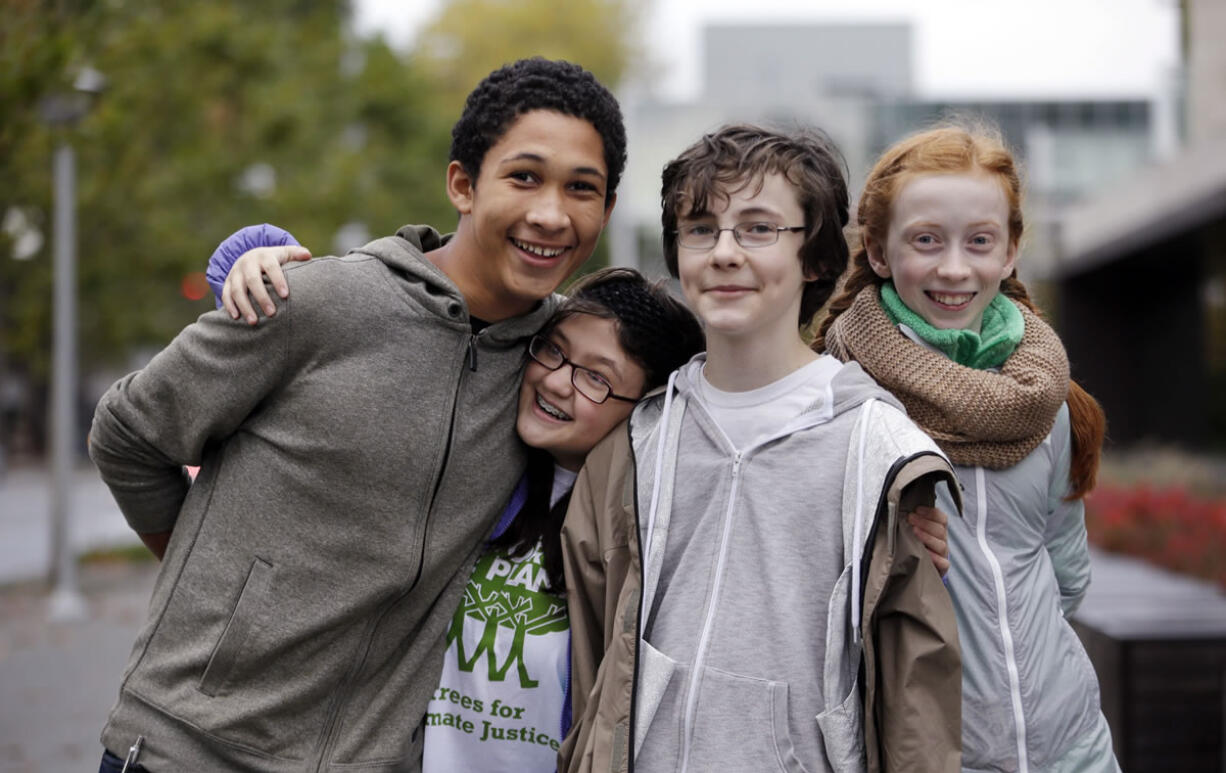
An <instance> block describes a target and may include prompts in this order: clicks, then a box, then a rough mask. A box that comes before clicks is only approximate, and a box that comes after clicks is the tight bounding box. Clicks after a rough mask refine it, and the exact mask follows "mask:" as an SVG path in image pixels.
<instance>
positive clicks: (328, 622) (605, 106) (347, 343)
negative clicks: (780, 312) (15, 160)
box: [90, 59, 625, 773]
mask: <svg viewBox="0 0 1226 773" xmlns="http://www.w3.org/2000/svg"><path fill="white" fill-rule="evenodd" d="M624 165H625V132H624V128H623V125H622V119H621V113H620V111H619V108H618V105H617V101H616V100H615V99H614V97H613V95H612V94H611V93H609V91H608V90H607V89H605V88H604V87H603V86H601V85H600V84H599V83H598V82H597V81H596V80H595V78H593V77H592V76H591V74H590V73H588V72H586V71H584V70H582V68H580V67H578V66H576V65H573V64H569V63H566V62H551V61H547V60H543V59H532V60H523V61H520V62H516V63H514V64H512V65H508V66H506V67H503V68H502V69H500V70H498V71H496V72H494V73H491V74H490V75H489V76H488V77H487V78H486V79H485V80H484V81H483V82H482V83H481V84H480V85H478V86H477V88H476V89H475V90H474V91H473V93H472V94H471V95H470V96H469V98H468V102H467V104H466V105H465V109H464V113H463V115H462V116H461V117H460V120H459V121H458V122H457V123H456V125H455V128H454V130H453V143H452V149H451V163H450V164H449V165H448V167H447V179H446V183H447V195H448V197H449V198H450V200H451V202H452V204H453V205H454V206H455V208H456V210H457V211H458V212H459V222H458V225H457V226H456V232H455V234H454V235H450V236H442V235H440V233H439V232H438V231H437V230H435V229H433V228H430V227H428V226H406V227H404V228H402V229H401V230H400V231H399V232H398V233H397V234H396V235H395V236H390V237H386V238H383V239H379V240H376V241H374V242H371V243H370V244H368V245H366V246H365V247H362V248H360V249H358V250H355V251H353V252H352V253H350V254H349V255H348V256H346V257H344V258H326V259H322V260H312V261H309V262H306V263H300V264H296V265H294V266H292V267H290V268H288V269H287V270H286V271H285V274H284V279H285V281H286V282H287V289H288V290H292V299H281V300H277V301H275V303H276V306H275V314H273V313H268V315H267V318H266V319H265V320H263V321H262V322H261V323H260V324H259V325H257V326H255V328H254V329H251V328H249V327H248V326H247V325H245V324H243V323H242V322H241V321H236V320H235V319H232V318H231V316H230V315H227V314H226V313H224V312H221V311H218V312H213V313H210V314H205V315H204V316H202V317H201V318H200V320H199V321H197V322H196V323H195V324H193V325H190V326H189V327H187V328H186V329H185V330H184V331H183V332H182V333H181V334H180V335H179V336H178V337H177V338H176V339H175V340H174V341H173V342H171V344H170V345H169V346H168V347H167V348H166V349H165V350H163V351H162V352H161V353H160V354H159V355H158V356H157V357H155V358H154V359H153V360H152V361H151V362H150V363H149V365H148V366H147V367H146V368H144V369H143V370H141V371H139V372H137V373H133V374H130V375H128V376H126V377H125V378H123V379H121V380H120V381H119V382H117V383H116V384H115V385H114V386H113V387H112V388H111V389H110V390H109V391H108V392H107V394H106V395H105V396H104V397H103V398H102V400H101V402H100V403H99V405H98V409H97V413H96V414H95V418H94V425H93V430H92V433H91V441H90V454H91V456H92V458H93V459H94V461H95V463H96V464H97V466H98V469H99V471H100V472H101V474H102V477H103V479H104V480H105V481H106V483H107V485H108V486H110V488H111V491H112V492H113V494H114V496H115V499H116V501H117V502H118V503H119V505H120V508H121V510H122V511H123V513H124V515H125V517H126V518H127V520H128V523H129V524H130V525H131V527H132V528H133V529H134V530H135V531H137V532H138V533H139V534H140V535H141V537H142V538H143V539H144V540H145V541H146V543H147V544H149V545H150V547H151V548H152V549H153V550H154V552H156V553H158V555H162V554H163V553H164V563H163V565H162V568H161V572H160V574H159V576H158V579H157V584H156V586H155V588H154V592H153V599H152V601H151V604H150V609H149V615H148V618H147V620H146V621H145V623H144V625H143V627H142V628H141V631H140V633H139V635H138V638H137V641H136V645H135V647H134V648H133V651H132V656H131V659H130V660H129V663H128V666H127V669H126V670H125V673H124V679H123V684H122V687H121V690H120V697H119V700H118V702H117V704H116V705H115V707H114V709H113V710H112V711H111V714H110V717H109V720H108V722H107V724H106V727H105V728H104V730H103V733H102V740H103V744H104V745H105V747H106V748H107V750H108V751H107V757H106V758H104V761H103V764H102V769H103V770H108V765H109V766H111V768H112V769H114V770H119V769H120V768H121V767H122V766H124V762H125V761H124V760H123V759H121V758H120V757H121V756H122V755H123V754H124V753H125V752H127V753H128V760H127V762H128V763H129V764H128V765H127V767H126V770H128V771H138V770H151V771H156V772H157V773H167V772H169V771H181V770H199V771H204V770H207V771H223V770H225V771H231V770H232V771H238V770H244V771H245V770H261V771H295V772H297V771H322V770H339V769H342V768H343V769H345V770H357V769H359V768H360V769H361V770H363V771H372V772H373V771H403V770H412V769H416V768H417V767H418V766H419V765H420V761H421V737H422V733H421V732H420V722H421V719H422V716H423V714H424V712H425V708H426V704H427V702H428V701H429V699H430V696H431V693H432V691H433V690H434V688H435V687H436V686H437V684H438V669H439V667H440V664H441V652H442V647H443V641H444V636H443V634H444V633H445V630H446V628H447V625H448V623H449V622H450V619H451V615H452V612H453V610H454V609H455V607H456V604H457V602H458V600H459V593H460V592H461V591H462V588H463V585H464V581H465V579H466V578H467V570H468V569H469V568H470V567H471V564H472V561H473V559H474V557H475V556H476V554H477V553H478V551H479V550H480V547H481V543H482V541H483V539H484V537H485V536H486V535H487V534H488V533H489V531H490V529H491V527H492V526H493V524H494V521H495V520H496V518H497V517H498V515H499V513H500V511H501V509H502V507H503V505H504V504H505V503H506V501H507V499H508V497H509V496H510V494H511V491H512V488H513V487H514V486H515V484H516V482H517V481H518V480H519V478H520V476H521V474H522V472H523V467H524V457H523V451H522V447H521V446H520V445H519V443H518V441H517V440H516V438H515V413H516V411H515V404H516V395H517V393H518V387H519V382H520V378H519V373H520V370H521V368H522V367H523V364H524V344H525V342H526V341H527V339H528V337H529V336H531V335H532V334H533V333H535V332H536V330H537V329H538V328H539V327H540V326H541V324H542V323H543V322H544V321H545V320H546V319H547V318H548V317H549V316H550V314H551V313H552V312H553V310H554V307H555V302H554V300H553V299H552V296H551V294H552V293H553V291H554V289H555V288H556V287H557V286H558V285H559V284H560V283H561V282H562V281H563V280H564V279H565V278H566V277H567V276H568V275H569V274H570V273H571V272H572V271H573V270H574V269H575V268H577V267H578V266H579V265H580V264H581V263H582V262H583V261H584V260H586V259H587V258H588V256H589V255H591V253H592V250H593V249H594V247H595V246H596V242H597V239H598V237H599V235H600V232H601V230H602V228H603V227H604V225H605V224H606V223H607V221H608V218H609V214H610V212H611V210H612V208H613V203H614V199H615V191H616V188H617V184H618V180H619V178H620V176H621V173H622V170H623V168H624ZM285 249H290V248H285ZM268 302H269V303H274V301H271V300H269V301H268ZM252 321H254V320H252ZM182 465H199V466H200V473H199V477H198V478H197V480H196V482H195V484H194V485H191V486H190V488H189V486H188V483H187V482H186V480H185V479H184V477H183V474H182Z"/></svg>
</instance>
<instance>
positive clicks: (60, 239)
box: [42, 68, 106, 620]
mask: <svg viewBox="0 0 1226 773" xmlns="http://www.w3.org/2000/svg"><path fill="white" fill-rule="evenodd" d="M105 83H106V81H105V79H104V78H103V77H102V75H101V73H99V72H98V71H97V70H94V69H92V68H85V69H83V70H81V72H80V73H79V74H78V76H77V79H76V82H75V83H74V84H73V87H74V89H75V93H73V94H63V95H55V96H52V97H49V98H48V99H46V100H44V101H43V103H42V113H43V119H44V120H45V121H46V122H47V123H48V124H50V125H52V126H61V127H65V128H68V127H71V126H73V125H74V124H76V122H77V121H79V120H80V119H81V118H82V117H83V116H84V115H85V114H86V112H88V111H89V108H90V103H91V101H92V100H91V97H92V96H93V95H95V94H97V93H98V92H100V91H101V90H102V89H103V87H104V86H105ZM53 173H54V183H55V188H54V192H55V215H54V227H55V235H54V239H55V257H54V263H53V270H54V274H55V289H54V322H53V329H54V335H53V339H52V359H51V363H52V369H51V404H50V412H51V415H50V425H51V492H50V493H51V599H50V602H49V605H48V606H49V609H48V614H49V616H50V617H51V619H53V620H75V619H78V618H81V617H83V616H84V614H85V602H84V600H83V599H82V597H81V592H80V589H79V588H78V585H77V556H76V551H75V550H74V549H73V546H72V534H71V529H70V516H71V514H72V486H73V479H72V470H73V463H74V460H75V456H76V451H75V449H76V445H77V443H78V442H79V441H80V438H79V437H78V432H77V422H76V398H77V384H78V379H77V254H76V253H77V234H76V231H77V226H76V199H77V194H76V159H75V156H74V154H73V149H72V145H71V144H70V143H69V141H68V137H67V135H66V134H65V136H64V137H63V138H62V139H61V142H60V144H59V146H58V147H57V148H56V150H55V160H54V162H53Z"/></svg>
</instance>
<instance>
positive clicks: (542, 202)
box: [527, 186, 569, 231]
mask: <svg viewBox="0 0 1226 773" xmlns="http://www.w3.org/2000/svg"><path fill="white" fill-rule="evenodd" d="M527 220H528V222H529V223H530V224H531V225H533V226H535V227H537V228H539V229H541V230H542V231H560V230H562V229H563V228H565V227H566V225H567V223H568V222H569V217H568V216H567V214H566V207H565V206H564V205H563V202H562V196H561V194H560V192H559V191H557V190H555V189H554V188H553V187H551V186H545V187H542V188H541V189H540V190H539V191H538V192H537V195H536V196H534V197H533V199H532V205H531V206H530V207H529V208H528V216H527Z"/></svg>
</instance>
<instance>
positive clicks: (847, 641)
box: [817, 565, 865, 773]
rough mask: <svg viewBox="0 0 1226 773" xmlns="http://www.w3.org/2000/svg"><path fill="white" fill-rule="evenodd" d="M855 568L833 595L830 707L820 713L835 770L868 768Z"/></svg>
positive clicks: (848, 772)
mask: <svg viewBox="0 0 1226 773" xmlns="http://www.w3.org/2000/svg"><path fill="white" fill-rule="evenodd" d="M851 581H852V567H851V566H850V565H849V566H847V567H846V568H844V569H843V573H842V574H841V575H839V579H838V581H837V582H836V583H835V585H834V590H833V591H832V592H831V594H830V608H829V610H828V612H827V617H826V663H825V665H824V669H823V679H824V684H823V685H822V687H823V690H824V691H825V693H826V696H827V697H826V701H825V705H826V708H825V710H824V711H822V712H821V713H820V714H818V715H817V727H818V729H819V730H820V731H821V735H822V746H823V747H824V748H825V750H826V760H827V762H829V763H830V768H831V769H832V770H833V771H834V772H835V773H859V771H863V770H864V769H865V758H864V712H863V710H862V709H861V698H860V680H859V673H860V656H861V652H862V646H861V644H860V643H859V642H858V641H856V640H855V638H854V637H853V636H852V635H851V625H852V623H851V621H850V620H849V614H848V610H850V609H851V602H850V600H849V594H850V587H851V585H850V584H851Z"/></svg>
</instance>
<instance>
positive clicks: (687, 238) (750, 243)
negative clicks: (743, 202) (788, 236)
mask: <svg viewBox="0 0 1226 773" xmlns="http://www.w3.org/2000/svg"><path fill="white" fill-rule="evenodd" d="M803 230H805V227H804V226H803V225H786V226H778V225H775V224H774V223H764V222H761V221H755V222H752V223H737V224H736V225H734V226H733V227H731V228H717V227H715V226H713V225H711V224H710V223H689V224H686V225H683V226H681V227H680V228H678V229H677V231H676V234H677V244H679V245H680V246H682V247H685V248H686V249H689V250H709V249H711V248H712V247H714V246H715V245H716V244H717V243H718V242H719V235H720V234H722V233H723V232H724V231H731V232H732V238H734V239H736V243H737V244H739V245H741V246H742V247H749V248H753V247H769V246H771V245H772V244H774V243H775V242H777V241H779V234H780V233H781V232H783V231H803Z"/></svg>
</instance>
